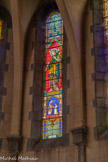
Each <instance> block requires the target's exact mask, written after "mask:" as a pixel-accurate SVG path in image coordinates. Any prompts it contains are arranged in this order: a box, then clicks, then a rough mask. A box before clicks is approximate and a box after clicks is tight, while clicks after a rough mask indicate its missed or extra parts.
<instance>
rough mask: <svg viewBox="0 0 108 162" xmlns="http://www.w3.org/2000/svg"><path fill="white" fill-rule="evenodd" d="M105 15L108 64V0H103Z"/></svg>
mask: <svg viewBox="0 0 108 162" xmlns="http://www.w3.org/2000/svg"><path fill="white" fill-rule="evenodd" d="M103 15H104V24H105V33H104V41H105V55H106V58H107V59H106V61H107V64H108V0H103Z"/></svg>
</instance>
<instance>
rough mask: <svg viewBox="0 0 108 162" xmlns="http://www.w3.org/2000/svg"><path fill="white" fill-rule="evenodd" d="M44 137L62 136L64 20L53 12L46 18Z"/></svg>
mask: <svg viewBox="0 0 108 162" xmlns="http://www.w3.org/2000/svg"><path fill="white" fill-rule="evenodd" d="M45 48H46V52H45V66H44V100H43V124H42V125H43V126H42V132H43V133H42V134H43V135H42V136H43V139H50V138H59V137H62V69H63V64H62V59H63V20H62V17H61V14H60V13H58V12H53V13H52V14H51V15H50V16H49V17H48V18H47V20H46V46H45Z"/></svg>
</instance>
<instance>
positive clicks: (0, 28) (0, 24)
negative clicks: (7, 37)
mask: <svg viewBox="0 0 108 162" xmlns="http://www.w3.org/2000/svg"><path fill="white" fill-rule="evenodd" d="M2 24H3V21H2V20H0V39H2V38H3V37H2Z"/></svg>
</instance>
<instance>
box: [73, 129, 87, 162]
mask: <svg viewBox="0 0 108 162" xmlns="http://www.w3.org/2000/svg"><path fill="white" fill-rule="evenodd" d="M72 134H73V143H74V144H75V145H77V146H78V162H86V150H85V148H86V143H87V127H79V128H75V129H72Z"/></svg>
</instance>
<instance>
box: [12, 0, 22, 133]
mask: <svg viewBox="0 0 108 162" xmlns="http://www.w3.org/2000/svg"><path fill="white" fill-rule="evenodd" d="M11 10H12V24H13V42H14V83H13V104H12V118H11V132H10V136H20V121H21V97H22V73H23V71H22V63H23V48H22V44H23V39H22V35H21V33H22V31H21V24H20V8H19V0H11Z"/></svg>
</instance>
